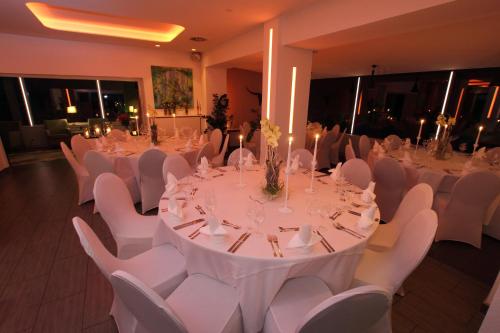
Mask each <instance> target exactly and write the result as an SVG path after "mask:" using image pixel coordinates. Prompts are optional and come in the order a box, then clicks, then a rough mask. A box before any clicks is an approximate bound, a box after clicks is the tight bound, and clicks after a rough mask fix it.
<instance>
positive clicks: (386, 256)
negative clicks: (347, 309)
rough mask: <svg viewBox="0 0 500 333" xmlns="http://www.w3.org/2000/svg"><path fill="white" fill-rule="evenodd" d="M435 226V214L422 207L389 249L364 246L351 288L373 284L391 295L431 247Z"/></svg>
mask: <svg viewBox="0 0 500 333" xmlns="http://www.w3.org/2000/svg"><path fill="white" fill-rule="evenodd" d="M436 229H437V215H436V213H435V212H434V211H433V210H432V209H424V210H421V211H420V212H419V213H417V214H416V215H414V216H413V218H412V219H411V220H410V221H409V222H408V223H407V224H406V226H405V227H404V229H403V230H401V234H400V236H399V239H398V241H397V242H396V244H395V246H394V247H392V248H391V249H390V250H389V251H384V252H377V251H372V250H370V249H365V252H364V253H363V257H362V258H361V261H360V263H359V265H358V268H357V270H356V273H355V274H354V280H353V284H352V285H351V287H356V286H360V285H376V286H379V287H382V288H384V289H385V290H387V291H388V292H389V294H390V295H394V294H395V293H396V292H397V291H398V290H399V289H400V288H401V286H402V285H403V282H404V281H405V280H406V278H407V277H408V276H409V275H410V274H411V272H413V270H415V268H417V267H418V265H420V263H421V262H422V260H423V259H424V257H425V255H426V254H427V251H429V248H430V247H431V244H432V241H433V239H434V235H435V234H436Z"/></svg>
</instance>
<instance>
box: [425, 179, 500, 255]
mask: <svg viewBox="0 0 500 333" xmlns="http://www.w3.org/2000/svg"><path fill="white" fill-rule="evenodd" d="M499 194H500V177H498V176H497V175H495V174H493V173H491V172H488V171H477V172H472V173H470V174H468V175H465V176H463V177H462V178H460V179H459V180H458V181H457V182H456V183H455V185H454V186H453V189H452V191H451V195H450V198H449V200H446V197H444V198H439V197H437V198H436V200H437V202H436V205H435V206H436V211H437V213H438V215H439V226H438V230H437V233H436V241H440V240H454V241H459V242H464V243H469V244H471V245H473V246H475V247H477V248H481V234H482V228H483V223H484V222H485V218H486V213H487V210H488V207H489V206H490V204H491V203H492V202H493V200H495V198H496V197H497V196H498V195H499Z"/></svg>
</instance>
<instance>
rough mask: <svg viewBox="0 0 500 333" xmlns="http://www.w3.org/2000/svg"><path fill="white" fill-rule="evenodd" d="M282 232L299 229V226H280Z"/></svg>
mask: <svg viewBox="0 0 500 333" xmlns="http://www.w3.org/2000/svg"><path fill="white" fill-rule="evenodd" d="M278 229H279V231H280V232H286V231H299V227H287V228H284V227H278Z"/></svg>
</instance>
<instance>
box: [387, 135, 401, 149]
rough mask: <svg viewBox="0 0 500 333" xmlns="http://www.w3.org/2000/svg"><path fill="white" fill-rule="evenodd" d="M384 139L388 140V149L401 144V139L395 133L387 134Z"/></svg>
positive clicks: (397, 147)
mask: <svg viewBox="0 0 500 333" xmlns="http://www.w3.org/2000/svg"><path fill="white" fill-rule="evenodd" d="M386 139H387V140H389V142H390V144H389V147H386V148H387V149H390V150H397V149H399V148H400V147H401V145H402V144H403V141H402V140H401V138H400V137H399V136H397V135H395V134H391V135H388V136H387V137H386Z"/></svg>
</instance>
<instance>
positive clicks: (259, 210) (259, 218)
mask: <svg viewBox="0 0 500 333" xmlns="http://www.w3.org/2000/svg"><path fill="white" fill-rule="evenodd" d="M254 207H255V208H254V209H255V220H254V221H255V224H256V225H257V234H258V235H263V233H262V231H261V226H262V223H264V220H265V219H266V212H265V210H264V205H262V204H260V203H258V202H255V203H254Z"/></svg>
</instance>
